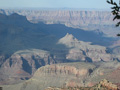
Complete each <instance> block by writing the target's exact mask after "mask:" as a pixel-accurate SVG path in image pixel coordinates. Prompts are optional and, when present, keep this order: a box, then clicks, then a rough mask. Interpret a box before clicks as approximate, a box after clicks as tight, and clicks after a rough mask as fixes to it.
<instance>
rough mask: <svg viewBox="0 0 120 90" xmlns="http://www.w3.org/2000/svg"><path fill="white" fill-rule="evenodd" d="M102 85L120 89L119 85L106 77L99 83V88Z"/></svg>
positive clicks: (111, 89)
mask: <svg viewBox="0 0 120 90" xmlns="http://www.w3.org/2000/svg"><path fill="white" fill-rule="evenodd" d="M100 87H105V88H107V89H108V90H119V88H118V86H117V85H115V84H113V83H111V82H109V81H108V80H106V79H104V80H102V81H100V82H99V84H98V88H99V89H100Z"/></svg>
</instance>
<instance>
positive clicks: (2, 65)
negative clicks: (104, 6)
mask: <svg viewBox="0 0 120 90" xmlns="http://www.w3.org/2000/svg"><path fill="white" fill-rule="evenodd" d="M0 13H1V14H0V27H1V28H0V86H1V87H3V90H8V89H9V90H16V88H17V90H37V89H40V90H44V89H46V88H47V87H50V86H51V87H63V86H66V87H69V86H72V87H77V86H79V87H91V86H94V85H96V84H97V83H98V82H99V81H101V80H102V79H107V80H109V81H111V82H113V83H115V84H116V83H117V84H119V83H120V82H119V74H120V69H119V68H120V62H119V61H120V57H119V50H118V48H119V39H118V38H116V37H115V34H116V33H118V31H119V28H115V27H114V24H115V23H116V22H113V21H112V18H113V16H112V15H111V14H110V12H108V11H66V10H65V11H64V10H63V11H54V10H52V11H45V10H44V11H41V10H39V11H37V10H0ZM17 13H18V14H17ZM115 30H116V31H115ZM113 32H114V33H113ZM110 33H111V34H110Z"/></svg>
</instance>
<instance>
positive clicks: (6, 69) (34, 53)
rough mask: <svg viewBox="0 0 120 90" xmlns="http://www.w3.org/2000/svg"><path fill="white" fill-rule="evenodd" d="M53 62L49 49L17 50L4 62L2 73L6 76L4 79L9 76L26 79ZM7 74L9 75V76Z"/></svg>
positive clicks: (0, 71)
mask: <svg viewBox="0 0 120 90" xmlns="http://www.w3.org/2000/svg"><path fill="white" fill-rule="evenodd" d="M53 63H55V60H54V58H53V57H52V56H51V55H50V53H49V52H47V51H44V50H37V49H31V50H21V51H18V52H15V53H14V54H13V55H12V56H11V57H10V58H8V59H7V60H6V61H5V62H4V64H2V66H1V69H0V73H2V74H3V75H4V76H6V77H4V78H3V77H1V78H2V79H5V80H3V81H6V80H7V79H8V78H11V79H14V78H18V79H21V80H24V79H25V80H26V79H29V78H30V77H31V76H32V75H33V74H34V72H35V71H36V70H37V69H38V68H39V67H41V66H45V65H48V64H53ZM3 75H2V76H3ZM7 75H9V77H8V76H7ZM11 83H12V82H11ZM1 84H2V82H1Z"/></svg>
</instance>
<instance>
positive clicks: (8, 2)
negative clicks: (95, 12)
mask: <svg viewBox="0 0 120 90" xmlns="http://www.w3.org/2000/svg"><path fill="white" fill-rule="evenodd" d="M114 1H119V0H114ZM14 7H18V8H24V7H34V8H39V7H40V8H95V9H104V8H105V9H107V8H110V5H108V4H107V3H106V0H0V8H14Z"/></svg>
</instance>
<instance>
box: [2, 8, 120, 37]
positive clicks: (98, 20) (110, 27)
mask: <svg viewBox="0 0 120 90" xmlns="http://www.w3.org/2000/svg"><path fill="white" fill-rule="evenodd" d="M0 13H2V14H5V15H11V14H13V13H18V14H20V15H24V16H26V17H27V19H28V20H29V21H31V22H33V23H37V22H44V23H46V24H64V25H66V26H68V27H73V28H79V29H83V30H89V31H90V30H100V31H101V32H103V33H104V34H106V35H107V36H112V37H116V34H117V33H119V29H120V28H116V27H115V24H116V22H117V21H113V15H112V14H111V13H110V11H101V10H79V9H78V10H73V9H71V10H55V9H51V10H47V9H45V10H44V9H40V10H39V9H36V10H35V9H34V10H33V9H32V10H29V9H26V10H22V9H18V10H17V9H15V10H12V9H10V10H9V9H6V10H0Z"/></svg>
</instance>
